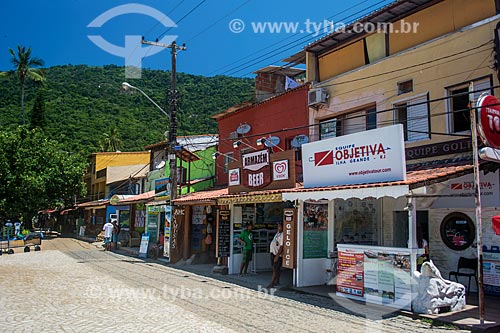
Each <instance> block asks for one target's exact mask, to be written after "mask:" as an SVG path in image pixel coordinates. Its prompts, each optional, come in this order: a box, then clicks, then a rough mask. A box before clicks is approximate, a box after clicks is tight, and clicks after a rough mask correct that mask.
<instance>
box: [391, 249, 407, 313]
mask: <svg viewBox="0 0 500 333" xmlns="http://www.w3.org/2000/svg"><path fill="white" fill-rule="evenodd" d="M410 267H411V266H410V254H395V255H394V261H393V269H394V297H395V298H394V302H399V303H400V302H402V303H403V304H411V269H410Z"/></svg>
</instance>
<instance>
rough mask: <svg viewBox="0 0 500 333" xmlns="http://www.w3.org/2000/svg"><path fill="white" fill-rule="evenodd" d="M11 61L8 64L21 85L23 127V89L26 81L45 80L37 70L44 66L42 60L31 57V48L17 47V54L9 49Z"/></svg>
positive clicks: (41, 72)
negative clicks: (10, 64) (12, 67)
mask: <svg viewBox="0 0 500 333" xmlns="http://www.w3.org/2000/svg"><path fill="white" fill-rule="evenodd" d="M9 52H10V55H11V59H10V62H11V63H12V65H13V66H14V68H15V71H16V74H17V76H18V77H19V82H20V83H21V109H22V112H23V125H24V124H25V123H26V121H25V117H24V88H25V85H26V79H31V80H33V81H37V82H43V81H44V80H45V77H44V74H43V71H42V70H41V69H39V68H34V67H41V66H43V65H44V62H43V60H42V59H40V58H37V57H33V56H32V55H31V47H29V48H28V49H26V47H25V46H21V45H18V46H17V53H16V52H15V51H14V50H12V49H9Z"/></svg>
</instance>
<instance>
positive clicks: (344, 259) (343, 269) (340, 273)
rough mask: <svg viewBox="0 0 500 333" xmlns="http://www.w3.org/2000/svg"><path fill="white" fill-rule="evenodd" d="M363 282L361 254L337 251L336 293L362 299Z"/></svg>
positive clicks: (362, 259) (362, 256) (362, 257)
mask: <svg viewBox="0 0 500 333" xmlns="http://www.w3.org/2000/svg"><path fill="white" fill-rule="evenodd" d="M364 281H365V279H364V255H363V253H354V252H343V251H339V258H338V270H337V291H338V292H340V293H343V294H349V295H354V296H358V297H363V294H364V289H363V286H364Z"/></svg>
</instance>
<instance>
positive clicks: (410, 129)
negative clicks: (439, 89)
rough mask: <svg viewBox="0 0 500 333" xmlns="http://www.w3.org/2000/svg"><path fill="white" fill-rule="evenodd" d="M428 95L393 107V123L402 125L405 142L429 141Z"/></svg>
mask: <svg viewBox="0 0 500 333" xmlns="http://www.w3.org/2000/svg"><path fill="white" fill-rule="evenodd" d="M428 104H429V103H428V95H425V96H422V97H418V98H415V99H412V100H409V101H406V102H403V103H398V104H395V105H394V108H395V122H396V123H397V124H403V129H404V136H405V141H408V142H413V141H419V140H425V139H429V137H430V135H429V132H430V126H429V105H428Z"/></svg>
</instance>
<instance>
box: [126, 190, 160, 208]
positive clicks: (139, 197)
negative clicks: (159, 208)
mask: <svg viewBox="0 0 500 333" xmlns="http://www.w3.org/2000/svg"><path fill="white" fill-rule="evenodd" d="M154 197H155V190H152V191H149V192H145V193H141V194H137V195H134V196H131V197H129V198H125V199H122V200H120V201H118V203H117V205H124V204H125V205H127V204H131V203H138V202H141V201H149V200H152V199H153V198H154Z"/></svg>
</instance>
